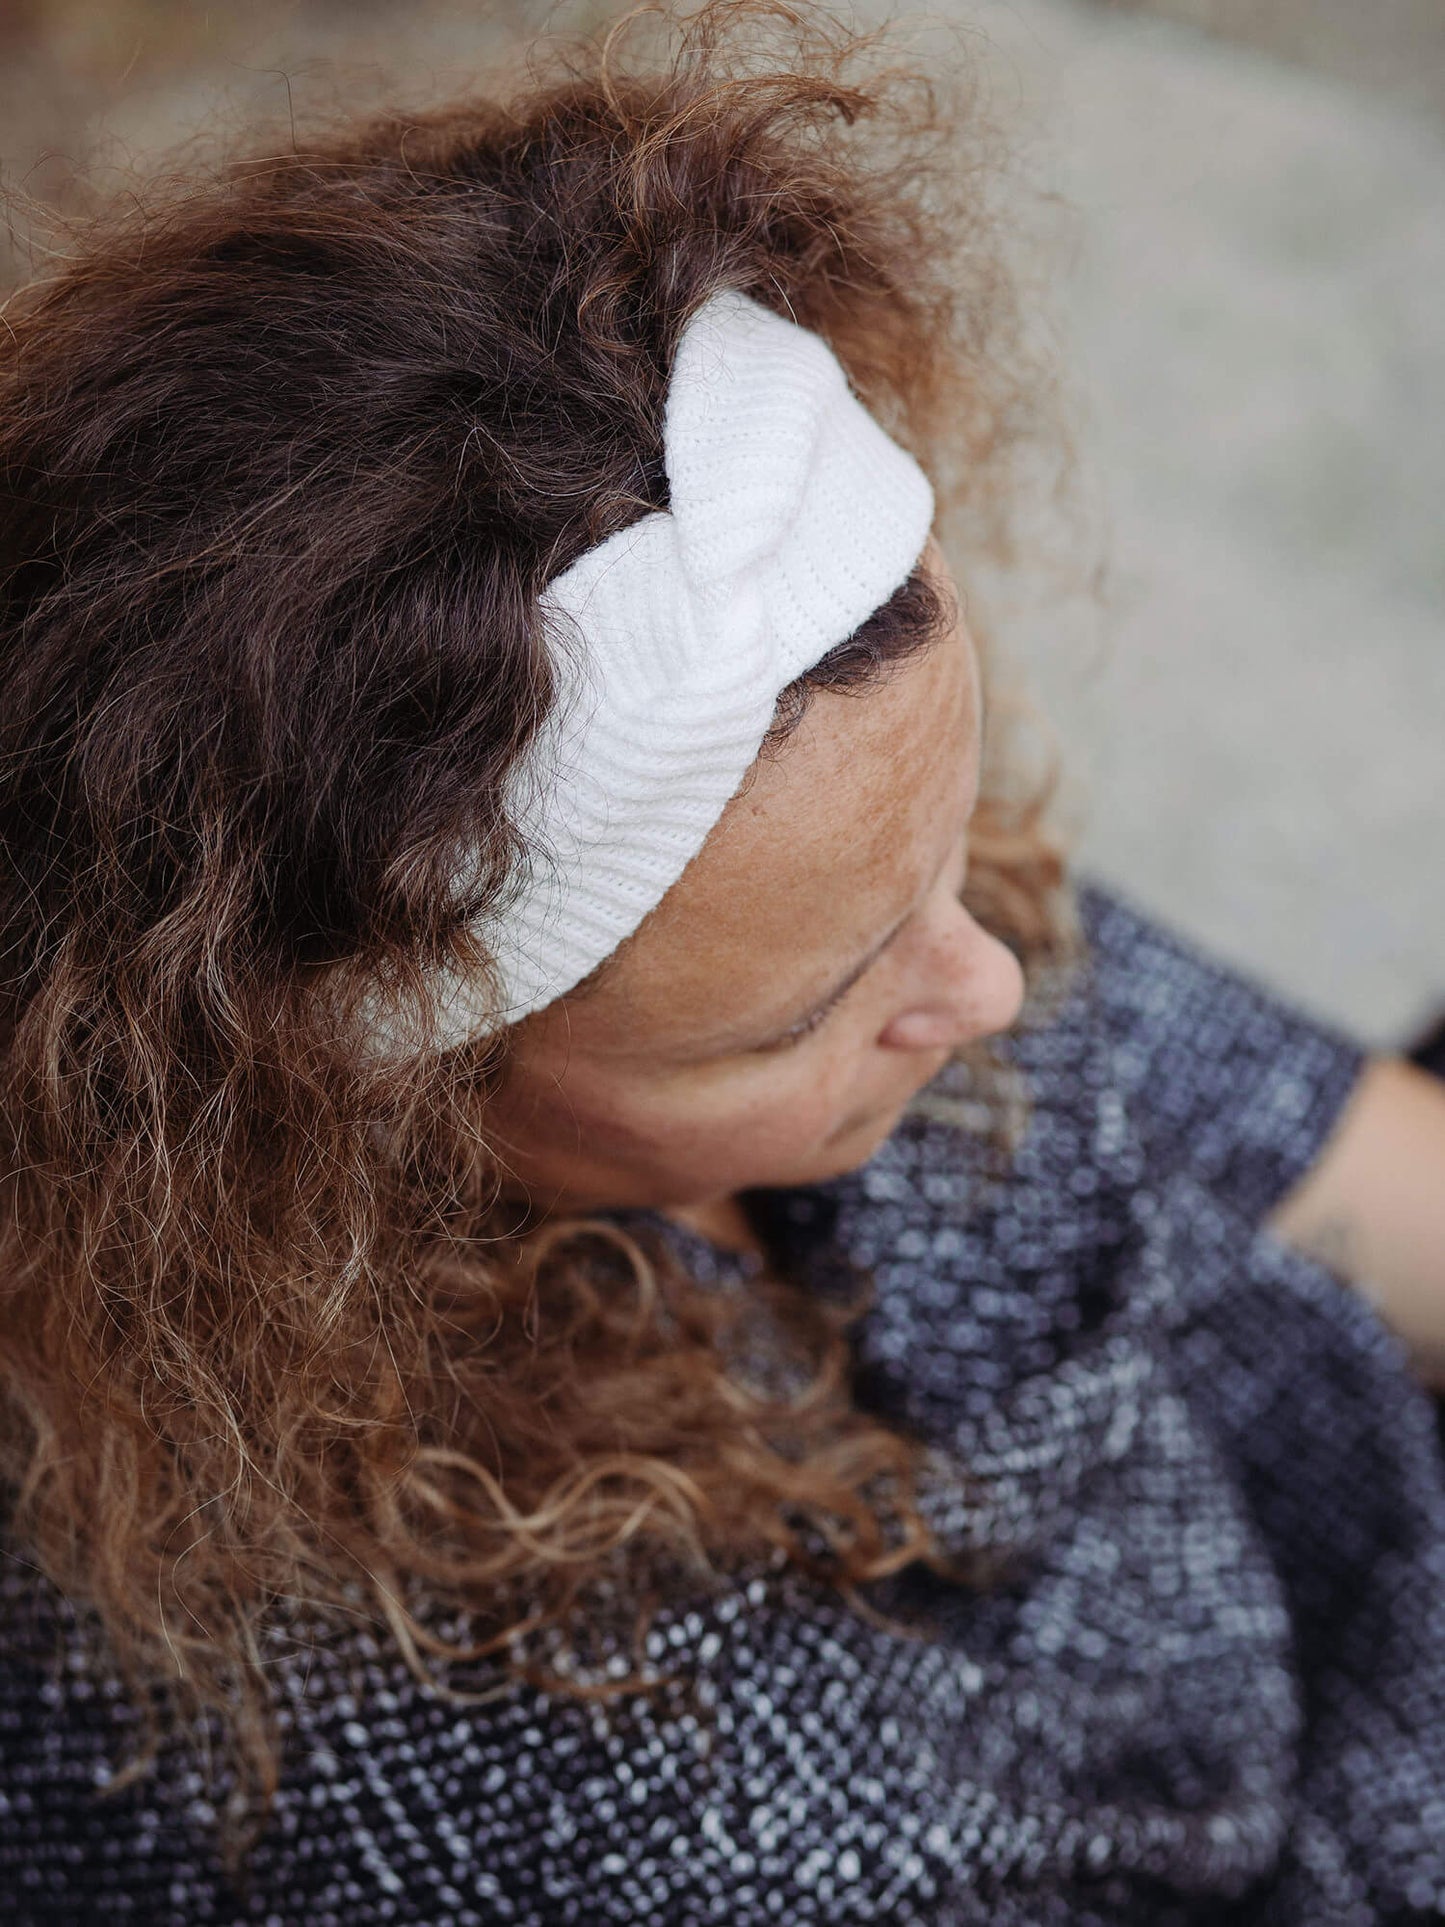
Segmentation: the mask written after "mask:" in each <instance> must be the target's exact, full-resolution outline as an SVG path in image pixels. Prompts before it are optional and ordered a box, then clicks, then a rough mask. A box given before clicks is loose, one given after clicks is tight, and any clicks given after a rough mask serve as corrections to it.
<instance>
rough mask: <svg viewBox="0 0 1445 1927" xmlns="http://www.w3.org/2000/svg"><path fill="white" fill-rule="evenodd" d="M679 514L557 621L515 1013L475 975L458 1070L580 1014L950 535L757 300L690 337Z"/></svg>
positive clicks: (536, 775) (618, 550)
mask: <svg viewBox="0 0 1445 1927" xmlns="http://www.w3.org/2000/svg"><path fill="white" fill-rule="evenodd" d="M663 449H664V460H665V464H666V469H667V479H668V487H669V494H670V498H671V507H670V508H669V509H667V510H664V511H660V512H658V513H655V514H651V515H646V516H644V517H643V518H642V520H641V521H639V522H635V523H633V524H632V525H631V526H630V527H628V528H626V529H622V530H620V531H619V532H618V533H616V534H614V535H610V536H608V538H607V539H606V540H605V541H604V542H600V543H598V544H597V546H596V547H595V548H592V549H589V550H588V551H587V553H586V554H585V555H583V556H581V557H579V558H578V560H577V561H576V562H574V563H573V564H572V566H571V567H570V568H569V569H567V570H566V571H565V572H564V573H563V574H561V575H559V576H557V577H556V578H554V580H553V581H552V582H550V583H549V584H548V585H547V587H546V589H545V590H544V591H543V594H542V597H541V606H542V609H543V611H544V613H545V615H546V617H548V618H551V619H552V620H553V624H554V627H555V626H556V625H558V624H560V634H558V635H557V641H558V644H559V646H558V648H557V650H556V652H555V655H554V663H555V669H556V673H557V679H558V683H559V685H560V686H559V689H558V697H557V701H556V704H555V706H554V708H553V710H552V711H551V712H550V714H549V716H548V718H547V721H546V723H545V724H544V726H543V728H542V730H541V731H540V732H539V735H538V738H537V740H536V741H535V742H534V743H533V745H532V746H531V749H530V750H529V752H528V755H527V757H526V759H525V763H524V767H523V768H522V769H521V770H520V772H519V773H518V776H517V778H516V781H515V783H514V784H513V787H512V793H511V797H510V804H511V807H512V809H513V811H514V813H515V817H516V820H517V822H518V824H519V827H520V828H521V830H522V833H523V835H524V837H525V839H526V843H527V847H528V849H529V851H530V855H529V858H528V861H527V865H526V869H525V871H524V873H523V874H522V875H521V876H520V877H519V878H518V879H516V883H517V888H516V889H515V890H514V891H513V892H511V893H509V897H510V900H509V902H508V904H507V907H506V908H505V910H504V911H502V912H501V913H500V914H499V915H498V916H497V917H496V918H495V919H494V920H490V921H486V920H484V921H483V922H482V923H481V924H480V926H479V928H478V934H479V935H480V936H481V937H482V938H483V940H484V941H485V943H486V945H487V948H488V950H489V951H490V952H491V953H492V954H493V955H494V957H495V959H496V968H497V974H498V979H499V982H500V987H501V1007H500V1008H498V1006H497V1003H496V1001H495V998H494V996H493V995H490V994H488V992H487V989H486V987H485V986H483V985H481V984H479V983H477V982H475V981H473V980H472V979H470V978H467V977H465V976H461V975H452V976H451V977H450V978H449V979H448V981H447V982H446V984H445V985H444V986H443V989H442V994H441V997H440V1000H439V1010H440V1035H439V1036H438V1039H437V1041H438V1042H439V1043H441V1044H442V1045H443V1046H449V1045H452V1044H459V1043H461V1042H463V1041H464V1040H465V1039H466V1038H468V1037H474V1036H477V1035H479V1034H482V1033H484V1032H488V1031H492V1030H497V1029H500V1028H502V1027H503V1026H505V1025H507V1024H511V1023H515V1022H516V1021H517V1020H518V1019H520V1018H522V1017H525V1016H527V1015H528V1014H529V1013H530V1012H532V1011H535V1010H540V1009H541V1008H542V1007H543V1006H544V1005H546V1004H549V1003H551V1002H552V1001H553V999H554V998H557V997H560V996H562V995H563V994H564V993H565V992H566V991H568V990H571V989H572V988H573V987H574V986H575V985H576V984H578V983H580V982H581V980H582V979H583V978H584V977H585V976H587V975H588V974H589V973H590V972H591V971H592V970H593V969H594V968H595V967H596V966H597V965H598V964H599V963H601V962H602V960H603V958H605V957H608V956H610V955H611V954H612V952H613V951H614V950H615V949H616V948H617V946H618V945H619V944H620V943H621V942H622V941H623V939H624V938H625V937H628V936H630V935H631V933H632V932H633V931H634V930H635V929H636V928H637V927H638V925H639V924H640V923H641V922H642V920H643V918H644V917H645V916H646V915H647V914H648V912H649V911H650V910H652V909H653V908H654V907H655V906H656V905H657V904H658V903H659V902H660V901H661V900H662V897H663V896H664V894H665V893H666V891H667V890H668V888H669V887H670V886H671V885H672V884H673V883H675V882H676V881H677V879H678V878H679V877H680V876H681V875H682V872H683V870H684V869H685V868H686V867H687V865H688V863H689V862H690V861H691V860H692V858H693V857H694V856H696V855H697V853H698V851H699V850H700V849H701V847H702V845H703V842H704V840H705V838H706V837H707V834H708V831H709V830H710V829H711V828H712V826H713V824H714V823H716V821H717V820H718V818H719V817H720V816H721V815H722V812H723V810H724V808H725V807H726V805H727V803H728V801H729V800H730V798H731V797H732V796H733V795H734V794H735V793H736V791H737V789H738V787H739V785H740V784H741V782H742V779H743V777H744V775H745V774H746V772H747V770H748V767H749V765H750V764H751V763H752V761H753V759H754V758H755V757H756V755H757V753H758V750H759V748H760V746H761V744H762V741H763V738H764V736H765V735H766V733H767V730H768V727H769V724H770V723H771V721H772V717H773V712H774V708H775V705H776V702H777V699H778V696H779V694H780V693H781V691H782V690H783V689H784V688H785V687H786V686H787V685H788V684H789V683H790V682H792V681H793V680H794V679H795V678H796V677H797V676H799V675H801V674H802V672H803V671H804V670H805V669H808V668H811V667H812V665H813V664H814V663H816V662H817V661H818V660H819V659H820V657H822V656H824V655H826V654H827V652H828V651H829V650H830V649H831V648H833V647H834V646H835V644H837V643H839V642H842V641H844V640H845V639H846V638H847V637H848V636H850V635H851V634H852V633H853V631H854V630H855V629H856V628H857V627H858V626H859V624H860V623H861V622H862V621H863V620H864V619H865V618H866V617H867V616H868V615H870V614H871V613H872V611H873V610H874V609H876V608H877V607H878V606H879V604H880V603H882V602H884V601H886V600H887V598H888V597H889V596H890V595H891V594H892V593H893V591H894V590H895V589H896V588H897V587H898V586H899V585H900V583H902V582H903V581H905V580H906V579H907V577H908V575H909V573H910V572H911V570H912V569H913V566H914V564H915V563H916V562H917V560H918V558H919V556H920V554H921V553H922V550H923V547H924V544H925V543H926V541H927V539H928V532H929V529H930V526H931V524H932V521H933V491H932V488H931V487H930V485H929V482H928V478H927V476H926V475H925V474H924V473H923V470H922V469H921V468H920V467H919V465H918V463H917V462H916V461H915V460H914V459H913V457H912V456H911V455H909V454H908V453H907V452H906V451H905V450H904V449H902V448H900V447H899V446H898V444H897V443H896V442H894V441H893V440H892V439H891V438H890V437H889V436H888V435H887V434H885V432H884V431H883V429H882V428H881V427H880V426H879V424H878V423H877V422H876V421H875V420H874V419H873V417H872V416H871V415H870V414H869V413H868V411H867V409H866V408H864V407H863V405H862V403H861V402H860V401H858V399H857V398H856V397H855V396H854V395H853V393H852V391H851V390H850V388H849V386H848V382H847V378H846V376H845V375H844V372H843V369H842V367H841V365H840V364H839V362H838V360H837V358H836V357H835V356H834V354H833V352H832V350H831V349H830V348H829V347H828V346H827V344H826V342H824V341H823V340H822V338H821V337H820V336H818V335H816V334H814V333H812V332H811V331H810V330H808V329H805V328H801V327H799V326H797V324H796V323H794V322H791V321H786V320H784V319H782V317H781V316H779V315H775V314H774V313H773V312H772V311H771V310H770V309H768V308H765V307H763V306H762V305H761V304H760V303H759V302H757V301H754V300H753V299H752V298H751V297H750V296H748V295H744V294H740V293H737V292H735V291H731V290H729V291H725V292H723V293H720V294H716V295H713V296H712V297H711V298H710V299H709V300H708V301H706V302H705V303H704V304H703V306H702V307H701V308H699V309H698V311H697V312H696V314H694V315H693V316H692V318H691V319H690V320H689V322H688V323H687V326H686V327H685V328H684V330H683V333H682V337H681V340H680V342H679V344H678V349H677V356H676V360H675V363H674V366H673V371H672V378H671V382H670V384H669V388H668V395H667V404H666V411H665V415H664V426H663Z"/></svg>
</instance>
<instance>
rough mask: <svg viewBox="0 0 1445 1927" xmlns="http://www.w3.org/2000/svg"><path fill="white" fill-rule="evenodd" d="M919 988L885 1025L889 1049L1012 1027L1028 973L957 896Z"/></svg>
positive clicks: (946, 1043) (935, 1044)
mask: <svg viewBox="0 0 1445 1927" xmlns="http://www.w3.org/2000/svg"><path fill="white" fill-rule="evenodd" d="M913 983H914V984H915V985H916V988H915V989H914V990H913V991H912V994H911V995H910V996H909V999H908V1003H907V1006H906V1008H904V1009H903V1010H901V1011H900V1012H899V1013H898V1015H897V1016H896V1017H894V1018H893V1019H892V1020H891V1021H890V1022H889V1023H888V1025H887V1026H886V1027H885V1029H884V1030H883V1032H882V1033H881V1035H880V1037H879V1040H878V1041H879V1043H880V1044H882V1045H883V1046H884V1047H885V1048H886V1049H889V1050H957V1049H959V1047H960V1046H961V1045H964V1044H967V1043H971V1042H972V1041H973V1040H974V1039H975V1038H977V1037H989V1036H992V1035H993V1034H994V1033H995V1032H997V1031H1001V1030H1007V1029H1008V1027H1009V1025H1010V1024H1011V1023H1012V1022H1013V1021H1014V1019H1015V1018H1016V1017H1017V1016H1018V1014H1019V1011H1020V1009H1021V1008H1022V1006H1023V1000H1024V973H1023V967H1022V965H1021V964H1020V963H1019V960H1018V958H1017V957H1016V956H1015V955H1014V953H1013V951H1012V950H1010V949H1009V947H1008V945H1007V944H1006V943H1004V942H1002V941H1001V940H1000V939H999V938H998V937H995V936H993V935H991V934H990V932H989V931H987V930H985V929H984V928H983V926H982V924H980V923H978V922H977V921H976V920H975V919H974V918H973V917H971V916H970V915H969V913H968V911H967V910H965V909H964V908H963V906H962V904H960V903H958V902H955V903H954V904H953V905H952V906H951V909H950V913H949V918H948V923H947V926H946V927H945V928H941V929H939V930H938V931H937V932H936V933H935V935H934V936H933V938H932V940H931V941H930V943H929V946H928V949H927V952H926V954H924V955H923V956H921V957H920V958H919V960H918V966H917V974H916V975H915V976H914V978H913Z"/></svg>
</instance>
